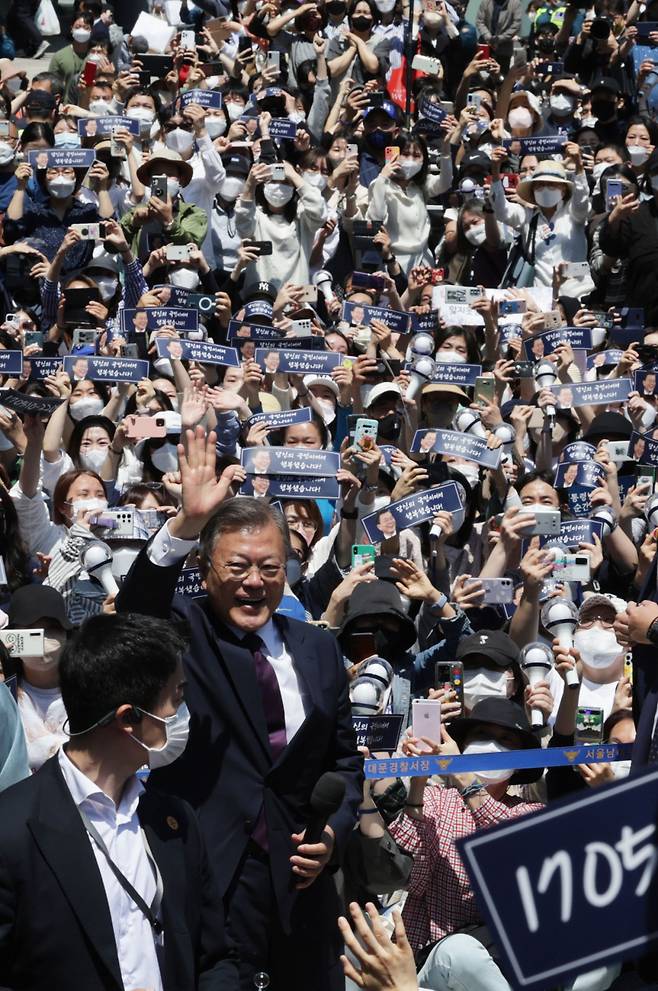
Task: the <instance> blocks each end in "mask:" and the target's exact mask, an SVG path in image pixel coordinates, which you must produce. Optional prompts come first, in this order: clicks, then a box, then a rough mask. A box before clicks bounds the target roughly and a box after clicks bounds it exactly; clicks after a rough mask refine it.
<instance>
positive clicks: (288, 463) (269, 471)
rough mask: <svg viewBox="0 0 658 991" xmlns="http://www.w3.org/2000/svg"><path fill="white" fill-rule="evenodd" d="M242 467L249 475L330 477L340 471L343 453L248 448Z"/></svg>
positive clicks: (242, 454) (244, 450) (242, 460)
mask: <svg viewBox="0 0 658 991" xmlns="http://www.w3.org/2000/svg"><path fill="white" fill-rule="evenodd" d="M240 464H241V465H242V467H243V468H244V469H245V471H246V472H247V474H248V475H312V476H313V477H320V478H321V477H327V478H331V477H335V476H336V473H337V472H338V469H339V468H340V454H339V453H338V452H337V451H315V450H310V449H309V448H301V447H245V448H243V450H242V452H241V454H240Z"/></svg>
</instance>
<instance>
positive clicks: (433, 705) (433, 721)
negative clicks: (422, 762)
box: [411, 699, 441, 753]
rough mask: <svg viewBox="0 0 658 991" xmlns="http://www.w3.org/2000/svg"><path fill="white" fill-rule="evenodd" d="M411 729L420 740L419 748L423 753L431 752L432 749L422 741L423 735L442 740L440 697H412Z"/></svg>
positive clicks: (430, 738) (438, 741)
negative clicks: (435, 698)
mask: <svg viewBox="0 0 658 991" xmlns="http://www.w3.org/2000/svg"><path fill="white" fill-rule="evenodd" d="M411 731H412V733H413V735H414V736H415V737H416V739H418V740H419V743H418V749H419V750H422V751H423V753H431V749H430V747H428V746H427V745H426V744H424V743H423V742H422V740H421V739H420V738H421V737H423V736H424V737H427V739H428V740H433V741H435V742H436V743H440V742H441V703H440V702H439V701H438V699H437V700H434V699H412V702H411Z"/></svg>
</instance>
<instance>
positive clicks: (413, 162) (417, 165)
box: [397, 158, 423, 179]
mask: <svg viewBox="0 0 658 991" xmlns="http://www.w3.org/2000/svg"><path fill="white" fill-rule="evenodd" d="M397 164H398V165H399V166H400V171H401V172H402V175H403V176H404V178H405V179H413V177H414V176H415V175H418V173H419V172H420V170H421V169H422V167H423V163H422V161H419V160H418V159H417V158H398V161H397Z"/></svg>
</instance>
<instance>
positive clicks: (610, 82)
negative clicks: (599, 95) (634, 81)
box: [592, 76, 621, 96]
mask: <svg viewBox="0 0 658 991" xmlns="http://www.w3.org/2000/svg"><path fill="white" fill-rule="evenodd" d="M597 89H607V90H608V92H609V93H614V95H615V96H619V95H620V94H621V86H620V85H619V83H618V82H617V80H616V79H613V78H612V76H602V77H601V78H600V79H599V80H598V82H595V83H594V85H593V86H592V93H593V92H594V90H597Z"/></svg>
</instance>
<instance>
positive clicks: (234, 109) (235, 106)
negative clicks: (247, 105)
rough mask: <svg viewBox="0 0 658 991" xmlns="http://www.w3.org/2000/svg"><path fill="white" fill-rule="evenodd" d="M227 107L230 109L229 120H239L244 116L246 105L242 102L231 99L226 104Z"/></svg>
mask: <svg viewBox="0 0 658 991" xmlns="http://www.w3.org/2000/svg"><path fill="white" fill-rule="evenodd" d="M226 109H227V111H228V116H229V120H231V121H234V120H237V119H238V117H242V115H243V113H244V106H243V105H242V104H241V103H235V102H233V101H230V102H229V103H227V104H226Z"/></svg>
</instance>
